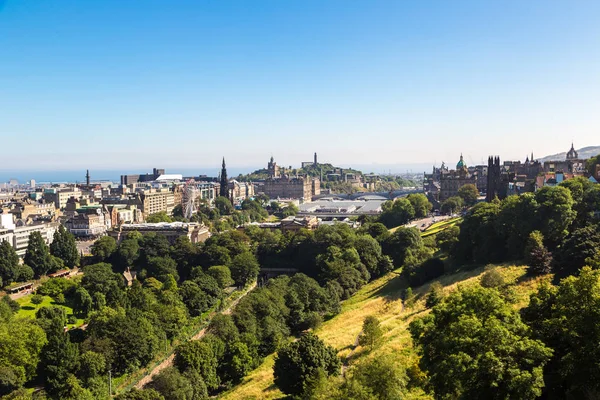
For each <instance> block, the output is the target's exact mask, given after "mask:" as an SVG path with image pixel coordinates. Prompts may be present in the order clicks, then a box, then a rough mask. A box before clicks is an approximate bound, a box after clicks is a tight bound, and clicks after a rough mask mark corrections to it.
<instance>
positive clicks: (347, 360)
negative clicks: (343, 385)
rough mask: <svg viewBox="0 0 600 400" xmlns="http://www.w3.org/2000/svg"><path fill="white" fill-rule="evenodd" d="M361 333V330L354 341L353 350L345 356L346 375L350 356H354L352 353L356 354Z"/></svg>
mask: <svg viewBox="0 0 600 400" xmlns="http://www.w3.org/2000/svg"><path fill="white" fill-rule="evenodd" d="M360 335H362V331H360V332H359V333H358V335H356V340H355V341H354V346H353V347H352V351H351V352H350V353H348V355H347V356H346V357H345V358H344V362H343V363H342V376H345V375H346V369H348V362H349V361H350V357H352V354H354V352H355V351H356V348H357V347H358V340H359V338H360Z"/></svg>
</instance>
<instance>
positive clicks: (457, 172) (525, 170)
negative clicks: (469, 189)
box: [423, 144, 600, 204]
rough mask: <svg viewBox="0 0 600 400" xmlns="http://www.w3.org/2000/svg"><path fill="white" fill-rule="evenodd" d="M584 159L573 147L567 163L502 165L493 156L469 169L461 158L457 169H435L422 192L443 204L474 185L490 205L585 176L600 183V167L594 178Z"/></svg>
mask: <svg viewBox="0 0 600 400" xmlns="http://www.w3.org/2000/svg"><path fill="white" fill-rule="evenodd" d="M586 161H587V160H585V159H580V158H579V154H578V153H577V151H576V150H575V148H574V146H573V144H571V148H570V149H569V151H568V152H567V155H566V159H565V160H557V161H545V162H543V163H542V162H540V161H539V160H536V159H535V158H534V156H533V153H531V156H527V157H526V158H525V161H524V162H521V161H504V162H501V161H500V157H498V156H490V157H489V158H488V163H487V165H476V166H471V167H469V166H467V164H466V163H465V160H464V158H463V156H462V155H461V156H460V159H459V161H458V163H457V164H456V168H455V169H449V168H448V167H447V166H446V165H445V164H444V163H442V165H441V166H440V167H435V166H434V167H433V170H432V173H430V174H427V173H425V174H424V177H423V178H424V179H423V190H424V192H425V193H426V194H427V195H428V197H429V199H430V200H431V201H432V202H433V203H434V204H435V203H438V204H439V203H441V202H443V201H445V200H447V199H448V198H450V197H453V196H456V195H457V194H458V191H459V189H460V188H461V187H463V186H465V185H468V184H472V185H475V186H476V187H477V190H478V191H479V194H480V195H481V196H482V197H483V196H485V198H486V200H487V201H491V200H492V199H494V198H495V197H498V198H500V199H502V198H505V197H507V196H509V195H513V194H521V193H526V192H535V191H536V190H538V189H540V188H542V187H544V186H555V185H558V184H560V183H561V182H562V181H564V180H567V179H571V178H574V177H576V176H582V177H585V178H587V179H589V180H590V181H592V182H594V183H597V182H598V180H600V165H598V166H596V170H595V173H594V174H591V175H590V174H589V173H588V171H587V169H586Z"/></svg>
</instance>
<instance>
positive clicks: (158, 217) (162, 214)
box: [146, 211, 173, 223]
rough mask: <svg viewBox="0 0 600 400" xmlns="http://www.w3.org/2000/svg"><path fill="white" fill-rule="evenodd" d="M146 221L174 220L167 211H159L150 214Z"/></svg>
mask: <svg viewBox="0 0 600 400" xmlns="http://www.w3.org/2000/svg"><path fill="white" fill-rule="evenodd" d="M146 222H149V223H156V222H173V218H171V217H170V216H169V214H167V213H166V211H159V212H157V213H154V214H150V215H148V218H146Z"/></svg>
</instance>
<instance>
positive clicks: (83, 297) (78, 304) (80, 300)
mask: <svg viewBox="0 0 600 400" xmlns="http://www.w3.org/2000/svg"><path fill="white" fill-rule="evenodd" d="M92 308H93V300H92V296H90V294H89V293H88V291H87V290H85V288H83V287H78V288H77V289H76V290H75V293H74V295H73V311H74V312H75V313H76V314H78V315H81V316H82V317H84V318H85V317H87V316H88V314H89V313H90V312H91V311H92Z"/></svg>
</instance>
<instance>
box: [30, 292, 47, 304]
mask: <svg viewBox="0 0 600 400" xmlns="http://www.w3.org/2000/svg"><path fill="white" fill-rule="evenodd" d="M43 301H44V296H42V295H41V294H34V295H33V296H31V302H32V303H33V304H42V302H43Z"/></svg>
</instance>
